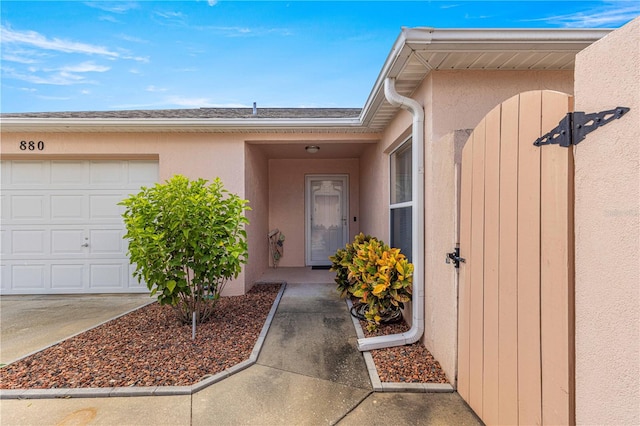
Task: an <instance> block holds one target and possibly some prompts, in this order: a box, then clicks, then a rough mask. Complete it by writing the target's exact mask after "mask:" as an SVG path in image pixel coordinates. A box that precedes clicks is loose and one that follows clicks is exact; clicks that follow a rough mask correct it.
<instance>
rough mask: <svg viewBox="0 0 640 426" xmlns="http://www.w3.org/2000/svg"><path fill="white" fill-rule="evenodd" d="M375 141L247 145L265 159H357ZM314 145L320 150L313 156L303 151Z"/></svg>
mask: <svg viewBox="0 0 640 426" xmlns="http://www.w3.org/2000/svg"><path fill="white" fill-rule="evenodd" d="M375 142H377V140H370V141H365V142H336V141H307V142H305V141H299V142H285V143H279V142H268V143H249V145H251V147H252V148H255V149H258V150H260V151H261V152H262V153H263V154H264V155H265V157H266V158H267V159H285V160H289V159H303V160H318V159H336V158H359V157H360V156H361V155H362V153H363V152H364V150H365V149H366V148H367V147H368V146H372V145H373V144H375ZM307 145H316V146H318V147H319V148H320V150H319V151H318V152H316V153H315V154H309V153H308V152H307V151H305V146H307Z"/></svg>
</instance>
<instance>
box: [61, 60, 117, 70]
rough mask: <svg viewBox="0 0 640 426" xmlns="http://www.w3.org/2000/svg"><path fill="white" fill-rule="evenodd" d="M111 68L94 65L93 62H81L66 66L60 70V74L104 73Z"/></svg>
mask: <svg viewBox="0 0 640 426" xmlns="http://www.w3.org/2000/svg"><path fill="white" fill-rule="evenodd" d="M110 69H111V68H110V67H106V66H104V65H96V64H95V63H93V62H83V63H81V64H77V65H67V66H64V67H62V68H60V71H62V72H69V73H79V72H106V71H109V70H110Z"/></svg>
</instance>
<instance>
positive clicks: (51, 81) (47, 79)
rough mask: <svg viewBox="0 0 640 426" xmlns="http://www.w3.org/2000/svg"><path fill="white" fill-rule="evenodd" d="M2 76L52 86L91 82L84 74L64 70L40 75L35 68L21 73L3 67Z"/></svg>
mask: <svg viewBox="0 0 640 426" xmlns="http://www.w3.org/2000/svg"><path fill="white" fill-rule="evenodd" d="M3 77H8V78H13V79H15V80H21V81H25V82H27V83H31V84H48V85H53V86H70V85H73V84H79V83H83V84H86V83H93V82H91V81H89V80H87V79H86V78H85V77H84V76H81V75H77V74H73V73H69V72H66V71H61V72H56V73H49V74H44V75H41V74H39V73H38V72H36V70H34V71H31V70H30V72H29V73H28V74H27V73H21V72H19V71H16V70H15V69H12V68H5V69H4V70H3Z"/></svg>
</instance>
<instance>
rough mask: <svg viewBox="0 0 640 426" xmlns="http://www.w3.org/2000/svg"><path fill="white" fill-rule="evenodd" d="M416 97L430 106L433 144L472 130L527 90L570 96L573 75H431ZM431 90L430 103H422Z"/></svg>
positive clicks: (428, 134) (462, 72)
mask: <svg viewBox="0 0 640 426" xmlns="http://www.w3.org/2000/svg"><path fill="white" fill-rule="evenodd" d="M428 78H430V79H432V81H431V82H429V81H425V82H424V83H423V85H422V87H421V88H420V89H419V91H418V94H417V95H415V98H416V99H419V100H420V101H421V103H423V104H424V105H426V104H427V103H430V104H431V108H432V109H433V115H432V117H431V123H432V127H431V128H430V129H429V128H427V132H426V137H427V140H431V141H436V140H439V139H440V138H441V137H442V136H444V135H446V134H447V133H449V132H452V131H454V130H459V129H473V128H475V127H476V125H477V124H478V123H479V122H480V120H482V118H483V117H484V116H485V115H487V114H488V113H489V111H491V110H492V109H493V108H494V107H495V106H496V105H499V104H501V103H502V102H504V101H505V100H507V99H509V98H511V97H512V96H514V95H517V94H518V93H521V92H526V91H529V90H541V89H547V90H556V91H559V92H564V93H569V94H572V93H573V71H571V70H567V71H540V70H535V71H506V70H505V71H475V70H474V71H465V70H449V71H433V72H431V74H430V75H429V77H428ZM428 86H431V87H432V95H431V96H432V99H425V96H427V95H428V93H429V91H428V90H427V88H428Z"/></svg>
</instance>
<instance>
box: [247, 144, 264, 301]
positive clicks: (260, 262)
mask: <svg viewBox="0 0 640 426" xmlns="http://www.w3.org/2000/svg"><path fill="white" fill-rule="evenodd" d="M244 178H245V188H246V191H245V198H246V199H247V200H249V206H250V207H251V210H250V211H248V212H247V218H248V219H249V225H247V227H246V230H247V244H248V246H249V259H248V263H247V265H246V266H245V268H244V273H245V290H249V289H250V288H251V286H253V284H254V283H255V282H256V281H257V280H258V279H259V278H260V276H261V275H262V274H263V273H264V271H265V269H266V268H267V267H268V264H269V252H268V250H267V233H268V232H269V215H268V214H267V212H268V211H269V161H268V159H267V157H266V156H265V154H264V152H263V151H262V149H261V147H260V146H259V145H250V144H246V145H245V176H244Z"/></svg>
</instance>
